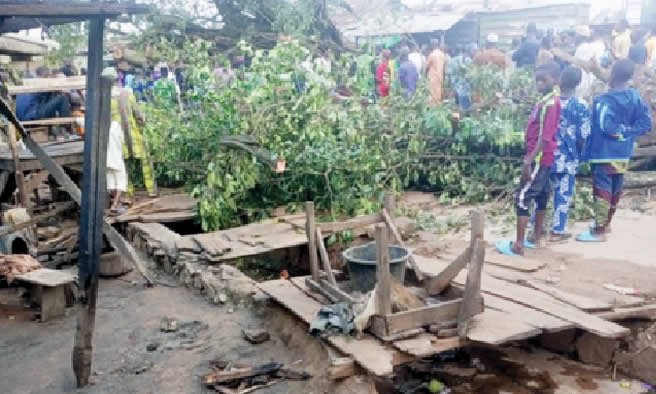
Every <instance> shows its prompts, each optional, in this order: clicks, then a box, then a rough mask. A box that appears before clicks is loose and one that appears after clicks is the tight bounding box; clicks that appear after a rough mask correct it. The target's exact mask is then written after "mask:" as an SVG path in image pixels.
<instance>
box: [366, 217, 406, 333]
mask: <svg viewBox="0 0 656 394" xmlns="http://www.w3.org/2000/svg"><path fill="white" fill-rule="evenodd" d="M389 264H390V260H389V244H388V243H387V228H386V227H385V226H384V225H382V224H378V225H376V291H375V293H374V294H375V297H376V313H377V314H379V315H389V314H391V313H392V284H391V279H390V277H391V273H390V266H389ZM413 328H414V327H413ZM388 334H389V333H388Z"/></svg>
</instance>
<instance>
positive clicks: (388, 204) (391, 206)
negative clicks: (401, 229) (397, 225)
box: [383, 193, 398, 242]
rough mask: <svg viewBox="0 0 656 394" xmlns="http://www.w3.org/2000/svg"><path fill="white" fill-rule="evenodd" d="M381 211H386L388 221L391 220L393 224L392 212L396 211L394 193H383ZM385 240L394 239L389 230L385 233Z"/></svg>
mask: <svg viewBox="0 0 656 394" xmlns="http://www.w3.org/2000/svg"><path fill="white" fill-rule="evenodd" d="M383 209H384V210H386V211H387V213H388V214H389V217H390V219H392V223H394V212H395V211H396V196H395V195H394V193H385V197H384V200H383ZM387 239H394V233H393V232H392V229H391V228H390V229H389V232H388V233H387ZM396 242H398V241H396Z"/></svg>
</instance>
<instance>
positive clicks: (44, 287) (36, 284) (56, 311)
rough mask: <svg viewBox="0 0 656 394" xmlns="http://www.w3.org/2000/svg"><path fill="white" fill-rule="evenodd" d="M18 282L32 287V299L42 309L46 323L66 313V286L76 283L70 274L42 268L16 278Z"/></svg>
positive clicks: (42, 319) (42, 315) (42, 316)
mask: <svg viewBox="0 0 656 394" xmlns="http://www.w3.org/2000/svg"><path fill="white" fill-rule="evenodd" d="M16 280H19V281H21V282H27V283H29V284H31V285H32V292H31V293H32V299H33V300H34V301H35V302H37V303H38V304H39V306H40V308H41V321H42V322H45V321H48V320H51V319H52V318H55V317H60V316H64V314H65V313H66V286H68V285H70V284H71V283H73V282H74V281H75V277H74V276H73V275H71V274H70V273H69V272H64V271H59V270H52V269H49V268H41V269H38V270H35V271H31V272H28V273H25V274H21V275H18V276H16Z"/></svg>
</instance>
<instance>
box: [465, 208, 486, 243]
mask: <svg viewBox="0 0 656 394" xmlns="http://www.w3.org/2000/svg"><path fill="white" fill-rule="evenodd" d="M478 239H485V212H483V211H482V210H480V209H477V210H474V211H471V234H470V236H469V247H470V248H472V252H473V250H474V246H475V245H476V240H478ZM483 247H485V243H483Z"/></svg>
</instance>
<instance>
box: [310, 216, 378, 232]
mask: <svg viewBox="0 0 656 394" xmlns="http://www.w3.org/2000/svg"><path fill="white" fill-rule="evenodd" d="M382 221H383V216H382V215H381V214H380V213H374V214H371V215H365V216H358V217H355V218H353V219H349V220H345V221H343V222H332V223H321V229H322V230H323V231H324V233H325V234H333V233H339V232H341V231H344V230H353V229H356V228H360V227H367V226H371V225H372V224H378V223H381V222H382Z"/></svg>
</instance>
